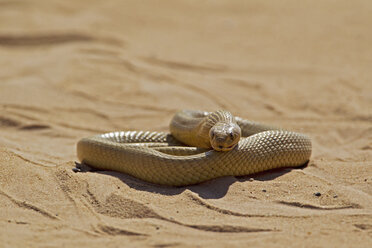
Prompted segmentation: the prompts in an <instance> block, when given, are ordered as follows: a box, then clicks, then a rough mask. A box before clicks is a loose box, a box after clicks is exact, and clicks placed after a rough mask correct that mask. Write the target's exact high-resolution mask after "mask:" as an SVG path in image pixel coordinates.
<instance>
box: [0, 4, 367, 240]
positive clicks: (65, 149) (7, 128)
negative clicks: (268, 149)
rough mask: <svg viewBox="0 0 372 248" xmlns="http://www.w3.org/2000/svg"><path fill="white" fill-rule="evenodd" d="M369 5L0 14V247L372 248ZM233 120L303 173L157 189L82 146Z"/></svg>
mask: <svg viewBox="0 0 372 248" xmlns="http://www.w3.org/2000/svg"><path fill="white" fill-rule="evenodd" d="M371 13H372V3H371V1H360V0H358V1H346V0H340V1H331V0H327V1H326V0H324V1H274V0H272V1H243V0H242V1H227V0H226V1H98V0H91V1H72V0H70V1H67V0H65V1H50V0H44V1H42V0H33V1H21V0H19V1H18V0H12V1H6V0H1V1H0V68H1V69H0V247H371V245H372V162H371V161H372V152H371V150H372V69H371V68H372V28H371V23H372V15H371ZM180 109H201V110H208V111H213V110H216V109H226V110H229V111H231V112H232V113H234V114H236V115H238V116H242V117H244V118H247V119H251V120H255V121H259V122H263V123H267V124H270V125H275V126H280V127H283V128H286V129H288V130H293V131H298V132H302V133H305V134H307V135H309V136H310V137H311V138H312V144H313V153H312V156H311V160H310V162H309V163H308V165H307V166H306V167H302V168H295V169H289V168H288V169H281V170H274V171H268V172H265V173H260V174H256V175H247V176H244V177H223V178H218V179H215V180H211V181H208V182H205V183H202V184H199V185H193V186H188V187H165V186H158V185H153V184H150V183H146V182H143V181H141V180H138V179H136V178H133V177H131V176H128V175H124V174H121V173H117V172H110V171H98V172H79V173H75V172H73V170H72V169H73V168H74V167H75V162H78V161H77V157H76V143H77V141H78V140H79V139H81V138H83V137H86V136H91V135H94V134H99V133H104V132H109V131H117V130H153V131H167V130H168V124H169V121H170V119H171V117H172V115H173V114H174V113H175V112H176V111H177V110H180Z"/></svg>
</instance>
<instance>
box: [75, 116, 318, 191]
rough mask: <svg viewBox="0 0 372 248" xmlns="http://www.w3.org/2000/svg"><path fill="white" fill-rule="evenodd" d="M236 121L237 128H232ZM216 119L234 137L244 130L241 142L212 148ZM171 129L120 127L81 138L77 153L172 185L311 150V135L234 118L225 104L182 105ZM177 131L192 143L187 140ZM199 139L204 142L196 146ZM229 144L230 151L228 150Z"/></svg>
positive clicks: (260, 167)
mask: <svg viewBox="0 0 372 248" xmlns="http://www.w3.org/2000/svg"><path fill="white" fill-rule="evenodd" d="M235 124H237V125H238V129H235V131H234V130H232V128H233V129H234V128H235V127H234V125H235ZM216 125H217V126H221V127H222V130H223V129H224V128H223V127H224V126H225V125H227V127H229V128H225V129H224V130H227V134H226V135H229V136H231V140H230V143H231V142H232V143H234V142H235V141H232V140H233V138H236V137H237V136H240V135H241V138H240V140H239V142H238V143H237V142H235V144H232V145H231V144H228V145H227V146H225V147H222V149H220V150H222V151H216V150H213V149H211V148H208V147H211V146H212V145H211V143H210V141H209V142H208V141H206V140H208V137H210V138H211V137H212V136H214V135H215V134H214V133H213V132H212V131H211V130H212V129H213V127H214V126H216ZM239 128H240V130H241V133H240V134H239V131H240V130H239ZM170 130H171V133H172V134H173V135H172V134H170V133H165V132H151V131H122V132H111V133H106V134H100V135H96V136H93V137H89V138H83V139H81V140H80V141H79V142H78V144H77V155H78V158H79V160H80V161H81V162H82V163H84V164H88V165H90V166H92V167H93V168H97V169H100V170H113V171H118V172H123V173H126V174H129V175H132V176H134V177H137V178H140V179H142V180H145V181H147V182H151V183H156V184H163V185H171V186H184V185H190V184H196V183H200V182H203V181H206V180H210V179H213V178H217V177H222V176H244V175H249V174H252V173H257V172H262V171H266V170H270V169H274V168H281V167H297V166H301V165H303V164H305V163H306V162H307V161H308V160H309V158H310V155H311V140H310V138H309V137H307V136H305V135H303V134H300V133H295V132H290V131H286V130H282V129H277V128H272V127H270V126H266V125H263V124H260V123H256V122H251V121H248V120H245V119H242V118H240V117H235V118H234V117H233V116H232V115H231V114H230V113H229V112H227V111H224V110H220V111H216V112H212V113H209V112H203V111H191V110H183V111H180V112H178V113H176V115H175V116H174V118H173V120H172V121H171V124H170ZM233 136H234V137H233ZM175 137H177V138H180V139H181V140H182V142H185V143H189V144H190V145H193V146H192V147H190V146H186V145H185V144H183V143H181V141H179V140H177V139H176V138H175ZM206 137H207V138H206ZM199 143H201V144H199ZM236 143H237V144H236ZM198 145H199V146H200V147H196V146H198ZM220 148H221V147H220ZM225 148H226V149H227V150H230V151H224V150H226V149H225Z"/></svg>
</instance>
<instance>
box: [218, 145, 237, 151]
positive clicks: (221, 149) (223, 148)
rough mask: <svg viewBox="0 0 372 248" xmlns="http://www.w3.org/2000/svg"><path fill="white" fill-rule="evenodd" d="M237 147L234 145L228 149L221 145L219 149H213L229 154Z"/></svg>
mask: <svg viewBox="0 0 372 248" xmlns="http://www.w3.org/2000/svg"><path fill="white" fill-rule="evenodd" d="M235 146H236V144H232V145H230V146H226V147H224V146H221V145H220V146H218V147H217V148H213V149H214V150H216V151H219V152H228V151H230V150H232V149H233V148H234V147H235Z"/></svg>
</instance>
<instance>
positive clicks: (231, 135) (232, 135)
mask: <svg viewBox="0 0 372 248" xmlns="http://www.w3.org/2000/svg"><path fill="white" fill-rule="evenodd" d="M229 135H230V138H231V140H234V134H233V133H232V132H230V133H229Z"/></svg>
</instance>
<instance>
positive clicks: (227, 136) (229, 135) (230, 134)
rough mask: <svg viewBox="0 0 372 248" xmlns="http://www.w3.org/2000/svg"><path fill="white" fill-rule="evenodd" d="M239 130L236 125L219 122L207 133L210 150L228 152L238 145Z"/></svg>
mask: <svg viewBox="0 0 372 248" xmlns="http://www.w3.org/2000/svg"><path fill="white" fill-rule="evenodd" d="M240 136H241V130H240V127H239V126H238V124H236V123H225V122H219V123H216V125H214V126H213V127H212V128H211V129H210V131H209V138H210V142H211V145H212V148H213V149H214V150H216V151H223V152H226V151H230V150H232V149H233V148H234V147H235V146H236V144H238V142H239V140H240Z"/></svg>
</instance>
